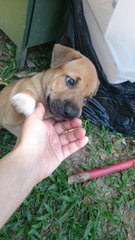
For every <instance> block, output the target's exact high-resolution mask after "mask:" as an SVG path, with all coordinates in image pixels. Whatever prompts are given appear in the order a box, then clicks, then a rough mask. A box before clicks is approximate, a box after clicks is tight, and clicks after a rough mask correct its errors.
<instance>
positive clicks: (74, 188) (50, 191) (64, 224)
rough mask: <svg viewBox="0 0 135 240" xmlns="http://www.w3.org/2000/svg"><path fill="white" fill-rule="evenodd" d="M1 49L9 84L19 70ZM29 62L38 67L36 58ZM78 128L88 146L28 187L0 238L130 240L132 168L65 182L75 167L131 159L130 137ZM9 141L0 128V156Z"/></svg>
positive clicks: (134, 210)
mask: <svg viewBox="0 0 135 240" xmlns="http://www.w3.org/2000/svg"><path fill="white" fill-rule="evenodd" d="M8 44H9V43H8ZM5 48H6V51H7V52H8V51H9V59H8V61H7V64H4V65H3V66H2V67H1V69H0V73H1V78H2V79H6V81H11V80H12V79H13V75H14V74H15V73H16V72H17V71H20V69H19V68H18V67H17V66H16V63H15V60H14V50H13V49H14V47H13V46H12V45H11V48H10V47H9V46H8V48H7V46H6V47H5ZM12 48H13V49H12ZM11 49H12V51H11ZM10 51H11V53H12V54H13V55H12V54H11V53H10ZM49 56H50V53H49V50H47V57H45V53H44V56H43V58H42V57H41V56H40V59H41V62H42V61H43V59H44V57H45V59H47V60H46V61H49V59H50V57H49ZM34 61H37V63H38V57H37V59H36V60H34ZM43 62H44V61H43ZM43 66H44V64H43V65H42V67H43ZM36 67H37V68H38V66H36ZM83 124H84V127H85V128H86V131H87V135H88V136H89V139H90V142H89V144H88V145H87V146H86V147H85V148H84V150H83V151H82V150H81V151H80V154H78V155H76V154H75V155H73V156H72V157H70V158H69V159H68V160H66V161H65V162H63V163H62V164H61V166H60V167H59V168H58V169H57V170H56V171H55V173H54V174H52V175H51V176H50V177H48V178H47V179H45V180H44V181H42V182H41V183H39V184H38V185H37V186H36V187H35V188H34V189H33V191H32V192H31V193H30V194H29V196H28V197H27V199H26V200H25V201H24V203H23V204H22V205H21V207H20V208H19V209H18V210H17V211H16V212H15V213H14V214H13V216H12V217H11V218H10V220H9V221H8V222H7V224H6V225H5V226H4V227H3V229H2V230H1V232H0V240H8V239H17V240H25V239H27V240H38V239H39V240H42V239H43V240H44V239H45V240H81V239H83V240H100V239H101V240H112V239H113V240H126V239H128V236H130V235H131V237H132V238H131V239H134V236H133V234H134V231H135V230H134V225H133V223H132V221H133V220H134V221H135V216H134V215H135V199H134V197H135V170H134V169H130V170H127V171H123V172H120V173H116V174H111V175H109V176H106V177H102V178H99V179H96V180H92V181H91V182H88V183H87V184H85V185H83V184H81V183H80V184H74V185H68V181H67V179H68V175H70V174H71V173H72V172H76V171H78V166H79V168H80V169H89V168H94V167H99V166H104V165H107V164H110V163H113V162H117V161H121V160H124V159H128V158H131V157H134V154H135V151H134V149H135V139H134V138H124V137H123V136H122V135H121V134H119V133H114V132H113V133H112V132H109V131H108V130H107V129H105V128H103V127H102V128H99V127H96V126H94V125H92V124H91V123H90V122H89V121H88V120H83ZM15 141H16V139H15V137H13V136H12V135H11V134H10V133H8V132H7V131H6V130H0V157H2V156H4V155H6V154H7V153H8V152H9V151H11V150H12V148H13V146H14V144H15ZM81 154H82V155H81ZM82 156H83V158H82ZM76 159H77V160H76Z"/></svg>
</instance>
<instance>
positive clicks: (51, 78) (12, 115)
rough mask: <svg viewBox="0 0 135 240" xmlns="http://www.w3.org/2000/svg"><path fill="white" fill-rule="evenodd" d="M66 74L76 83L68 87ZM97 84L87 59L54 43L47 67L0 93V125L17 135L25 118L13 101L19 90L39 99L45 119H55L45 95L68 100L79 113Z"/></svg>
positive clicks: (54, 98)
mask: <svg viewBox="0 0 135 240" xmlns="http://www.w3.org/2000/svg"><path fill="white" fill-rule="evenodd" d="M65 76H70V77H72V78H73V79H75V80H77V79H79V80H78V82H77V84H76V86H74V87H72V88H71V87H69V86H67V84H66V83H65ZM98 86H99V80H98V77H97V73H96V70H95V67H94V65H93V64H92V62H91V61H90V60H89V59H88V58H86V57H85V56H83V55H82V54H81V53H80V52H78V51H75V50H74V49H71V48H68V47H65V46H62V45H60V44H55V47H54V50H53V54H52V61H51V68H50V69H49V70H47V71H44V72H41V73H38V74H36V75H34V76H32V77H27V78H23V79H21V80H17V81H14V82H12V83H11V84H9V85H8V86H6V87H5V88H4V89H3V90H2V91H1V92H0V126H1V127H3V128H6V129H7V130H9V131H10V132H11V133H13V134H14V135H16V136H17V135H18V132H19V129H20V126H21V124H22V123H23V121H24V119H25V116H24V115H25V114H22V113H18V112H17V111H18V110H16V109H15V105H14V103H13V102H12V99H14V98H13V97H14V96H15V95H16V94H18V93H25V94H27V95H28V96H31V97H32V98H33V99H35V102H36V103H37V102H42V103H43V104H44V106H45V109H46V114H45V118H50V117H53V118H56V120H57V117H56V116H53V114H52V113H51V112H50V109H49V108H48V104H47V97H48V96H49V98H50V101H51V103H52V102H53V101H55V100H60V102H64V101H70V102H71V103H73V105H74V106H77V108H79V110H80V113H79V114H78V116H79V115H80V114H81V111H82V107H83V106H84V98H85V97H89V96H90V97H92V96H93V95H95V94H96V91H97V89H98ZM19 97H20V96H19ZM17 104H18V103H17ZM19 104H20V103H19ZM22 106H23V103H22ZM56 109H57V107H56ZM78 116H77V117H78ZM61 119H64V118H62V116H60V117H59V119H58V120H61ZM65 120H66V119H65Z"/></svg>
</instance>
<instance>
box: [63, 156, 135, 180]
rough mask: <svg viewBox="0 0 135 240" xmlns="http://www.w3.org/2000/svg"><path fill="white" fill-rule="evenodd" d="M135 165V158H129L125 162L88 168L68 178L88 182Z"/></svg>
mask: <svg viewBox="0 0 135 240" xmlns="http://www.w3.org/2000/svg"><path fill="white" fill-rule="evenodd" d="M132 167H135V159H129V160H126V161H124V162H120V163H116V164H112V165H109V166H105V167H101V168H98V169H92V170H87V171H84V172H81V173H79V174H76V175H72V176H70V177H69V178H68V183H69V184H73V183H79V182H86V181H88V180H91V179H94V178H98V177H101V176H105V175H108V174H110V173H113V172H119V171H122V170H125V169H128V168H132Z"/></svg>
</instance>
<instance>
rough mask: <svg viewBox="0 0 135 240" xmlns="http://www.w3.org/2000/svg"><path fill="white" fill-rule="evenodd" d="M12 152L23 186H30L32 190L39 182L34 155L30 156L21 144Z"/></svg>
mask: <svg viewBox="0 0 135 240" xmlns="http://www.w3.org/2000/svg"><path fill="white" fill-rule="evenodd" d="M11 154H12V156H13V158H14V161H15V162H16V167H17V169H18V171H19V173H20V180H21V182H22V187H24V188H25V187H28V188H29V189H30V190H31V189H32V188H33V187H34V186H35V185H36V184H37V174H36V170H35V166H34V156H33V157H32V156H29V155H28V153H27V151H26V150H25V149H24V148H23V146H22V145H21V144H20V145H18V146H17V147H16V148H15V149H14V150H13V151H12V152H11Z"/></svg>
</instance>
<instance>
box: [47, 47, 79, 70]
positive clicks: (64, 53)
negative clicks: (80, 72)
mask: <svg viewBox="0 0 135 240" xmlns="http://www.w3.org/2000/svg"><path fill="white" fill-rule="evenodd" d="M81 57H82V55H81V53H80V52H78V51H76V50H74V49H72V48H69V47H65V46H63V45H61V44H55V45H54V49H53V52H52V60H51V67H54V68H55V67H60V66H62V65H64V64H66V63H68V62H70V61H73V60H76V59H80V58H81Z"/></svg>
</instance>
